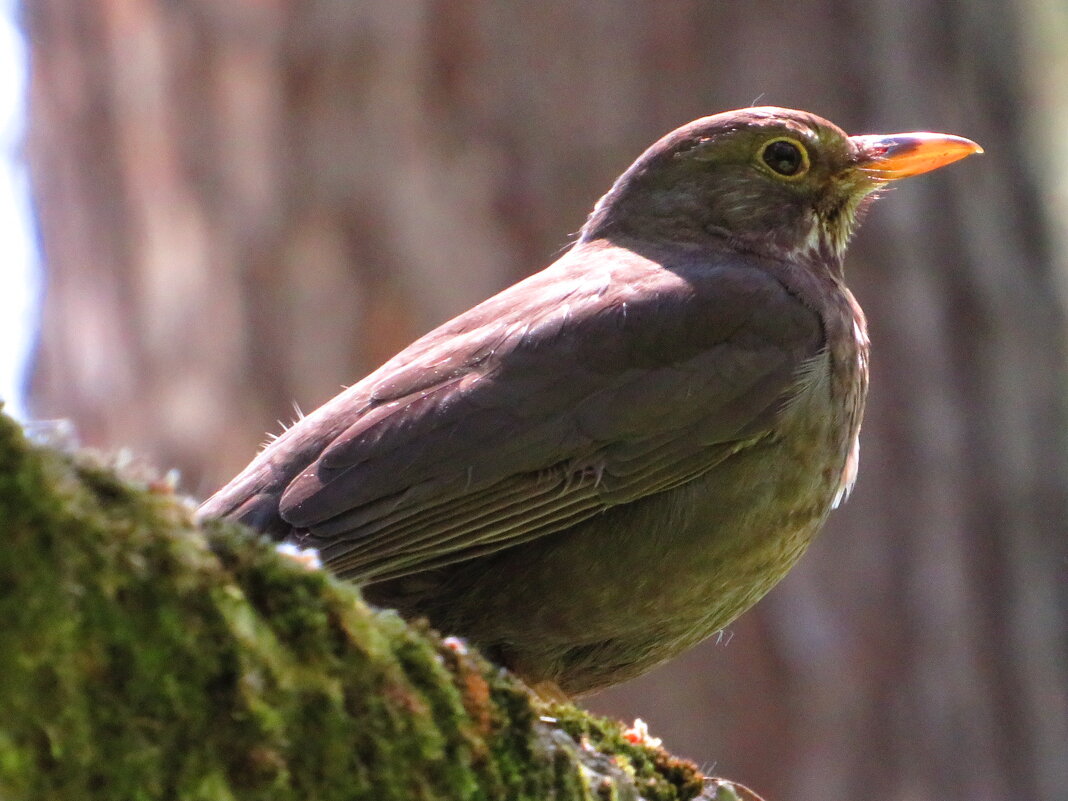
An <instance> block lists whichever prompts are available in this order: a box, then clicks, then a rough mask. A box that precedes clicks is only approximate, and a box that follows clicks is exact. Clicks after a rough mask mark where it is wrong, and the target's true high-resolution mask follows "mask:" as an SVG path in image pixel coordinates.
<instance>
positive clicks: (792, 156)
mask: <svg viewBox="0 0 1068 801" xmlns="http://www.w3.org/2000/svg"><path fill="white" fill-rule="evenodd" d="M760 160H761V161H763V162H764V164H765V165H767V166H768V167H770V168H771V170H772V171H773V172H775V173H778V174H779V175H781V176H783V177H784V178H800V177H801V176H802V175H804V174H805V173H806V172H808V152H807V151H806V150H805V147H804V145H802V144H801V143H800V142H798V141H797V140H796V139H772V140H771V141H770V142H768V143H767V144H766V145H764V147H762V148H761V149H760Z"/></svg>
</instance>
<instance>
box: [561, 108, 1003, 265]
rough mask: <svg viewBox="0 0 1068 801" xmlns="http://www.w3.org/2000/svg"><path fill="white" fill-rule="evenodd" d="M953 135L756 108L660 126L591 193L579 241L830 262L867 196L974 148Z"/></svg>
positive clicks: (837, 254)
mask: <svg viewBox="0 0 1068 801" xmlns="http://www.w3.org/2000/svg"><path fill="white" fill-rule="evenodd" d="M981 152H982V148H980V147H979V145H977V144H976V143H975V142H972V141H970V140H968V139H963V138H961V137H959V136H950V135H947V134H933V133H905V134H893V135H889V136H849V135H847V134H846V133H845V132H844V131H843V130H842V129H841V128H839V127H838V126H836V125H834V124H832V123H830V122H828V121H827V120H824V119H821V118H820V117H817V116H815V115H814V114H809V113H807V112H804V111H793V110H790V109H783V108H774V107H760V108H747V109H740V110H738V111H728V112H724V113H723V114H716V115H714V116H712V117H703V118H701V119H699V120H694V121H693V122H691V123H689V124H688V125H684V126H683V127H681V128H679V129H677V130H675V131H672V132H671V133H669V134H667V135H666V136H664V137H663V138H662V139H660V140H659V141H658V142H656V143H655V144H654V145H652V146H651V147H650V148H649V149H648V150H646V151H645V153H643V154H642V155H641V157H640V158H639V159H638V160H637V161H636V162H634V164H633V165H631V167H630V168H629V169H628V170H627V171H626V172H625V173H624V174H623V175H622V176H620V178H619V179H618V180H617V181H616V183H615V185H614V186H613V187H612V189H611V190H610V191H609V192H608V194H607V195H605V196H604V197H603V198H601V200H600V201H599V202H598V203H597V206H596V207H595V208H594V210H593V213H592V214H591V215H590V219H589V221H588V222H587V223H586V225H585V227H584V228H583V230H582V236H581V240H580V241H589V240H592V239H597V238H608V239H612V238H616V237H626V238H634V239H644V240H651V241H655V242H664V241H669V242H677V243H680V244H683V243H684V244H697V245H701V244H704V243H707V242H709V241H713V242H715V241H719V242H724V241H725V242H727V243H729V244H730V246H731V247H733V248H736V249H739V250H744V251H748V252H754V253H758V254H760V255H764V256H770V257H772V258H791V259H796V258H799V257H803V256H805V255H812V256H816V257H819V258H821V259H824V260H826V259H833V260H834V261H835V262H836V263H838V262H840V260H841V256H842V253H843V252H844V250H845V246H846V244H847V243H848V241H849V238H850V236H851V235H852V233H853V230H854V228H855V227H856V225H857V222H858V220H859V215H860V212H861V210H862V208H863V206H864V205H865V199H868V198H871V197H872V196H873V193H874V192H875V191H876V190H878V189H880V188H882V187H883V186H885V185H886V184H887V183H888V182H889V181H893V180H897V179H898V178H905V177H907V176H910V175H919V174H920V173H924V172H927V171H929V170H933V169H937V168H938V167H941V166H944V165H946V164H950V163H951V162H954V161H957V160H958V159H962V158H964V157H965V156H968V155H971V154H972V153H981Z"/></svg>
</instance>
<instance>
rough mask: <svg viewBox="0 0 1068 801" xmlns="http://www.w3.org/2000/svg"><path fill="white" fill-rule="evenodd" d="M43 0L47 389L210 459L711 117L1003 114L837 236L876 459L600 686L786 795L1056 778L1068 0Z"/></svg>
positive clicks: (1061, 724)
mask: <svg viewBox="0 0 1068 801" xmlns="http://www.w3.org/2000/svg"><path fill="white" fill-rule="evenodd" d="M22 5H23V8H22V13H23V22H24V27H25V29H26V31H27V35H28V37H29V40H30V45H31V48H32V50H31V54H32V55H31V57H32V80H31V98H30V115H31V117H30V125H29V132H28V141H27V151H28V156H29V159H30V163H31V169H32V176H33V183H34V192H35V200H36V208H37V212H38V215H39V228H40V238H41V245H42V248H43V253H44V261H45V264H46V268H47V296H46V299H45V309H44V322H43V330H42V333H41V336H40V344H39V347H38V351H37V359H36V367H35V373H34V378H33V382H32V394H31V399H30V402H31V409H32V411H33V413H34V414H35V416H38V417H46V416H61V417H68V418H71V419H73V420H74V422H75V423H76V425H77V427H78V429H79V430H80V432H81V435H82V438H83V439H84V440H85V441H87V442H89V443H91V444H94V445H99V446H103V447H106V448H116V447H119V446H129V447H130V448H131V449H133V450H134V451H135V452H137V453H139V454H144V455H147V456H149V457H151V458H152V459H153V460H154V461H156V462H157V463H159V464H160V465H161V466H172V465H173V466H178V467H180V468H181V470H182V473H183V477H184V484H185V486H186V488H187V489H188V490H190V491H191V492H193V493H195V494H197V495H199V496H203V495H205V494H207V493H208V492H209V491H210V490H212V489H213V488H214V487H215V486H216V485H218V484H219V483H221V482H222V481H223V480H225V479H226V478H228V477H230V475H232V474H233V473H234V472H235V471H236V470H238V469H239V468H240V467H242V466H243V465H244V464H245V463H246V462H247V461H248V459H249V458H250V457H251V456H252V454H253V452H254V450H255V448H256V446H257V444H258V442H259V441H261V440H262V439H263V437H264V434H265V432H268V431H277V430H278V428H279V426H278V422H277V421H279V420H283V421H284V420H286V419H288V418H290V417H291V416H292V414H293V412H292V406H291V404H292V403H293V402H297V403H299V404H300V406H301V407H303V408H304V409H310V408H313V407H314V406H316V405H318V404H319V403H321V402H322V401H325V400H326V399H327V398H329V397H330V396H332V395H333V394H334V393H335V392H336V391H337V390H338V389H339V387H340V385H341V384H342V383H351V382H353V381H355V380H356V379H357V378H359V377H361V376H362V375H363V374H364V373H365V372H367V371H369V370H370V369H371V368H373V367H374V366H376V365H377V364H378V363H379V362H380V361H381V360H383V359H384V358H385V357H387V356H389V355H391V354H392V353H393V352H394V351H395V350H397V349H398V348H400V347H401V346H403V345H405V344H407V343H408V342H409V341H410V340H411V339H413V338H414V337H416V336H417V335H419V334H421V333H422V332H424V331H426V330H427V329H429V328H430V327H431V326H433V325H434V324H436V323H438V322H441V321H443V320H445V319H447V318H448V317H450V316H452V315H453V314H455V313H457V312H459V311H461V310H463V309H464V308H466V307H468V306H469V305H471V304H473V303H475V302H476V301H479V300H481V299H483V298H484V297H486V296H488V295H489V294H491V293H492V292H494V291H496V290H497V289H500V288H502V287H504V286H506V285H507V284H509V283H511V282H513V281H515V280H516V279H518V278H520V277H522V276H524V275H526V274H528V273H530V272H532V271H534V270H536V269H539V268H540V267H542V266H544V265H545V264H547V263H548V262H549V261H551V260H552V259H553V258H554V256H555V254H556V253H557V252H558V251H559V250H560V249H561V248H562V247H564V246H566V245H567V243H568V241H569V232H574V231H577V229H578V228H579V226H580V225H581V224H582V221H583V219H584V215H585V214H586V212H587V211H588V209H589V208H590V206H591V204H592V203H593V201H594V200H595V199H596V198H597V197H598V195H599V194H600V193H602V192H604V191H605V190H606V189H607V188H608V186H609V184H610V182H611V180H612V179H613V178H614V177H615V176H616V175H617V174H618V173H619V172H621V171H622V170H623V169H624V168H625V167H626V166H627V165H628V164H629V163H630V161H631V160H632V159H633V158H634V157H635V156H636V155H637V154H638V153H639V152H640V151H641V150H642V149H643V148H644V147H645V146H646V145H647V144H649V143H650V142H652V141H653V140H654V139H655V138H657V137H658V136H659V135H660V134H662V133H664V132H666V131H667V130H670V129H671V128H673V127H675V126H677V125H679V124H681V123H683V122H686V121H687V120H689V119H691V118H694V117H698V116H702V115H704V114H708V113H713V112H716V111H721V110H725V109H728V108H735V107H739V106H745V105H750V104H752V103H760V104H773V105H784V106H793V107H801V108H805V109H808V110H811V111H814V112H816V113H819V114H821V115H823V116H826V117H828V118H830V119H832V120H834V121H835V122H837V123H839V124H840V125H842V126H843V127H845V128H846V129H847V130H849V131H851V132H854V133H862V132H880V133H891V132H896V131H901V130H914V129H921V130H923V129H926V130H937V131H945V132H951V133H958V134H962V135H965V136H968V137H971V138H973V139H976V140H977V141H979V142H980V143H982V144H983V145H984V146H985V147H986V149H987V154H986V155H985V156H983V157H981V158H980V159H974V160H971V161H969V162H967V163H966V164H964V165H962V166H960V167H955V168H951V169H949V170H946V171H944V172H939V173H937V174H935V175H932V176H929V177H926V178H923V179H920V180H916V181H913V182H909V183H908V185H906V186H903V187H901V188H900V189H898V190H897V191H895V192H894V193H893V196H892V197H891V198H890V199H888V200H886V201H884V202H882V203H881V204H878V205H877V206H876V207H875V209H874V210H873V213H872V214H871V215H870V217H869V219H868V221H867V223H866V225H865V226H864V228H863V229H862V231H861V233H860V235H859V237H858V239H857V241H856V242H855V243H854V246H853V248H852V251H851V257H850V259H849V279H850V282H851V285H852V287H853V289H854V292H855V293H856V294H857V296H858V298H859V299H860V301H861V303H862V304H863V305H864V307H865V309H866V310H867V312H868V316H869V319H870V321H871V329H872V341H873V355H874V358H873V379H872V399H871V402H870V407H869V413H868V418H867V421H866V424H865V429H864V437H863V443H864V444H863V449H862V450H863V458H862V460H861V472H860V481H859V483H858V485H857V489H856V492H855V493H854V496H853V498H852V499H851V500H850V502H849V503H848V504H847V505H846V507H845V508H844V509H843V510H840V511H839V512H837V513H836V514H835V515H834V516H833V519H832V522H831V524H830V525H829V526H828V529H827V530H826V531H825V532H824V534H823V535H822V537H821V538H820V539H819V540H818V541H817V543H816V544H815V545H814V546H813V548H812V549H811V551H810V553H809V555H808V556H807V557H806V558H805V559H804V560H803V562H802V564H801V566H800V567H799V568H798V569H797V570H796V571H795V572H794V573H793V574H792V575H791V576H790V577H789V578H788V579H787V580H786V581H785V582H784V583H783V585H782V586H780V587H779V588H778V589H777V590H775V591H774V592H773V593H772V594H771V595H770V596H769V597H768V598H767V599H766V600H765V601H764V602H762V603H761V604H760V605H759V606H758V608H757V609H756V610H754V611H753V612H751V613H750V614H749V615H747V616H745V617H744V618H743V619H742V620H741V621H739V622H738V623H737V624H736V625H734V626H733V627H732V630H731V632H730V634H729V635H728V636H725V637H723V638H722V641H721V642H720V643H715V642H710V643H706V644H705V646H703V647H701V648H699V649H697V650H696V651H694V652H692V653H691V654H689V655H687V656H686V657H684V658H682V659H680V660H678V661H676V662H675V663H673V664H671V665H669V666H667V667H665V668H662V669H660V670H658V671H656V672H654V673H653V674H650V675H649V676H647V677H645V678H643V679H640V680H638V681H636V682H633V683H631V684H630V685H627V686H624V687H621V688H618V689H616V690H613V691H610V692H608V693H605V694H604V695H602V696H601V697H599V698H595V699H593V700H592V701H591V703H590V705H591V706H592V707H593V708H595V709H598V710H601V711H604V712H609V713H613V714H617V715H620V716H624V717H634V716H636V715H640V716H641V717H643V718H646V719H647V720H649V721H650V723H651V728H652V730H653V733H654V734H657V735H659V736H662V737H664V738H665V741H666V744H667V745H668V746H669V747H671V748H672V749H673V750H674V751H676V752H677V753H681V754H686V755H689V756H692V757H693V758H695V759H696V760H697V761H698V762H699V763H702V764H703V765H705V766H706V767H708V768H712V767H713V766H714V767H715V770H716V772H717V773H719V774H722V775H727V776H730V777H732V778H734V779H737V780H740V781H744V782H745V783H747V784H750V785H751V786H753V787H755V788H757V789H759V790H760V791H761V792H763V793H765V794H766V795H767V796H768V797H769V798H770V799H796V800H798V801H805V800H806V799H826V798H841V799H848V798H879V799H888V800H895V799H901V800H902V801H904V800H905V799H920V798H938V799H940V801H951V800H954V799H960V801H964V799H967V801H985V800H986V799H990V800H991V801H994V799H997V801H1002V799H1005V798H1010V797H1012V798H1030V799H1050V800H1051V801H1052V800H1053V799H1057V798H1061V799H1063V798H1065V797H1066V796H1065V794H1066V793H1068V789H1066V788H1068V559H1066V553H1068V538H1066V520H1068V483H1066V475H1068V469H1066V466H1068V405H1066V401H1065V397H1066V395H1065V393H1066V390H1068V345H1066V328H1065V322H1066V317H1068V315H1066V294H1065V291H1064V290H1065V285H1066V283H1068V282H1066V280H1065V257H1064V252H1063V250H1062V249H1061V247H1059V246H1061V245H1064V244H1066V243H1068V236H1066V234H1065V231H1064V228H1063V226H1064V225H1065V222H1064V220H1065V217H1064V216H1060V215H1059V214H1057V213H1053V211H1052V210H1053V209H1056V208H1057V206H1056V205H1055V204H1056V202H1057V199H1058V198H1060V199H1061V200H1062V201H1063V200H1064V197H1065V196H1064V195H1063V194H1061V195H1058V191H1060V192H1062V193H1063V191H1064V190H1063V188H1062V189H1061V190H1058V189H1057V188H1056V186H1055V185H1054V184H1052V183H1050V184H1048V185H1047V183H1046V182H1047V181H1051V180H1061V181H1064V180H1065V178H1064V160H1063V157H1062V154H1061V151H1063V132H1064V127H1063V122H1064V120H1065V118H1066V115H1065V107H1064V106H1063V105H1062V106H1060V107H1059V109H1058V108H1057V107H1055V106H1053V105H1050V102H1049V101H1050V100H1051V98H1052V99H1056V98H1057V97H1059V95H1058V94H1057V92H1056V91H1055V90H1056V87H1057V86H1060V87H1062V88H1061V91H1063V85H1064V84H1063V82H1062V83H1057V81H1056V80H1055V79H1056V76H1057V75H1058V74H1060V75H1061V77H1062V78H1064V77H1068V76H1065V74H1064V72H1065V70H1064V69H1063V68H1064V63H1065V62H1064V59H1063V58H1062V59H1061V61H1060V62H1056V63H1055V55H1054V54H1056V53H1057V52H1062V51H1063V49H1064V48H1068V44H1066V43H1065V42H1064V41H1060V42H1057V41H1056V40H1055V36H1054V34H1055V33H1056V31H1057V30H1058V26H1060V27H1059V30H1060V31H1061V33H1062V34H1063V33H1064V32H1065V29H1066V28H1068V19H1066V18H1068V10H1065V9H1063V8H1061V7H1059V6H1058V5H1057V4H1056V3H1054V2H1051V0H1030V1H1029V2H1027V3H1022V4H1004V3H998V2H994V0H976V2H974V3H954V4H944V3H938V2H935V0H922V1H921V2H917V3H913V4H911V5H909V6H908V9H907V10H905V9H904V7H903V6H902V5H901V4H900V3H899V2H892V0H873V2H870V3H863V4H857V3H850V2H845V0H817V1H816V2H811V3H789V2H785V0H782V1H781V2H769V3H762V4H749V3H725V2H713V0H677V1H674V2H670V3H665V2H658V1H657V0H624V1H621V2H615V3H606V2H589V3H571V2H565V0H543V2H538V3H510V2H505V1H504V0H486V1H485V2H475V1H474V0H418V1H417V2H416V1H415V0H413V2H407V3H397V2H393V0H363V2H358V3H350V2H342V0H309V2H304V3H294V2H285V0H176V1H175V0H172V1H171V2H163V0H121V2H120V1H118V0H94V1H87V0H79V2H70V1H69V0H67V1H64V0H24V2H23V4H22ZM1036 48H1038V49H1037V50H1036ZM1058 48H1060V50H1058ZM1047 57H1048V58H1049V59H1052V61H1047V60H1046V58H1047ZM1058 64H1059V67H1057V65H1058ZM1054 67H1057V68H1058V69H1060V73H1058V72H1056V71H1055V70H1054ZM1062 102H1063V99H1062ZM1058 115H1059V116H1058ZM1058 122H1059V123H1061V124H1060V125H1059V126H1058V124H1057V123H1058ZM1047 134H1048V135H1049V136H1050V138H1049V139H1047V138H1046V135H1047ZM1054 134H1055V137H1054ZM1062 187H1063V184H1062ZM1062 211H1063V207H1062ZM1056 226H1061V228H1057V227H1056ZM620 580H621V581H626V580H627V577H626V576H621V577H620ZM724 643H726V647H725V646H724Z"/></svg>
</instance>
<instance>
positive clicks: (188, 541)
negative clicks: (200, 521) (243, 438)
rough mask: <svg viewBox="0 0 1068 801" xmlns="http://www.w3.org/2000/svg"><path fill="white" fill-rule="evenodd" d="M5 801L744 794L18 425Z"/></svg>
mask: <svg viewBox="0 0 1068 801" xmlns="http://www.w3.org/2000/svg"><path fill="white" fill-rule="evenodd" d="M0 621H3V623H2V625H0V799H5V800H6V799H26V800H27V801H28V800H29V799H49V801H67V800H68V799H69V801H87V800H88V799H107V801H115V800H116V799H183V801H197V800H198V799H202V800H203V801H223V800H224V799H234V800H235V801H236V800H237V799H271V800H272V801H284V799H294V800H295V801H296V800H297V799H300V800H301V801H303V799H311V798H314V799H316V800H317V801H330V799H353V800H355V799H367V801H391V800H395V801H417V800H418V799H425V800H426V801H431V799H433V800H434V801H453V800H454V799H455V800H456V801H461V800H462V799H530V800H531V801H550V800H551V801H571V799H604V800H605V801H608V799H620V801H622V799H634V800H635V801H637V799H657V800H658V801H670V800H672V799H677V800H679V801H683V800H685V799H696V798H705V799H713V798H714V799H730V798H735V797H742V798H745V797H749V796H748V795H746V792H745V791H744V789H742V788H737V787H735V786H734V785H731V784H730V783H726V782H721V781H712V780H709V781H705V780H702V778H701V776H700V775H699V774H698V773H697V771H696V769H695V768H694V767H693V766H692V765H690V764H689V763H686V762H682V761H678V760H676V759H674V758H672V757H671V756H669V755H668V754H667V753H666V752H665V751H663V750H662V749H659V748H657V747H652V746H649V745H648V744H645V743H641V742H637V743H635V742H631V740H632V739H633V738H631V739H630V740H629V739H628V738H627V737H626V736H625V733H624V732H623V731H622V730H621V727H620V726H619V725H618V724H612V723H609V722H607V721H603V720H597V719H595V718H591V717H588V716H587V715H585V714H584V713H581V712H579V711H578V710H576V709H575V708H573V707H569V706H559V705H557V706H553V707H552V708H549V707H546V706H544V705H543V704H542V703H541V702H538V701H535V700H532V698H531V697H530V696H529V694H528V693H527V691H526V690H525V689H524V688H523V687H522V685H521V684H520V683H518V682H517V681H516V680H515V679H513V678H512V677H510V676H509V675H507V674H506V673H504V672H503V671H501V670H499V669H497V668H494V667H493V666H492V665H490V664H488V663H486V662H485V661H484V660H482V659H481V658H480V657H478V656H477V654H474V653H469V652H468V651H467V650H466V649H465V648H464V646H463V645H462V644H460V643H451V644H446V643H443V642H442V641H441V640H440V639H439V638H438V637H437V636H436V635H435V634H434V633H433V632H430V631H425V630H421V629H420V628H418V627H414V628H413V627H411V626H409V625H408V624H406V623H405V622H404V621H402V620H401V619H400V618H399V617H398V616H397V615H395V614H393V613H390V612H380V611H375V610H372V609H371V608H369V607H368V606H367V605H365V604H364V603H363V602H362V601H361V600H360V598H359V594H358V592H357V591H356V590H355V589H354V588H353V587H352V586H350V585H346V584H341V583H339V582H337V581H335V580H333V579H332V578H331V577H330V576H329V575H327V574H326V573H324V572H323V571H322V570H319V569H317V568H315V567H314V566H309V565H308V564H306V563H305V562H302V561H299V560H296V559H293V558H291V557H288V556H284V555H280V554H279V553H277V552H276V551H275V550H274V549H273V548H272V546H271V545H270V544H269V543H267V542H266V541H263V540H261V539H259V538H256V537H254V536H252V535H251V534H250V533H248V532H247V531H244V530H241V529H239V528H237V527H234V526H228V525H223V524H215V525H213V526H211V527H209V528H208V529H206V530H201V529H198V528H196V527H195V526H194V525H193V524H192V523H191V515H190V507H189V505H188V504H187V503H185V502H184V501H183V500H182V499H181V498H179V497H177V496H175V495H174V494H173V492H172V491H171V490H170V488H169V487H168V486H167V485H166V484H165V483H162V482H154V481H151V480H148V481H146V480H140V481H136V480H134V481H131V480H130V479H126V478H121V477H119V476H117V475H116V474H115V473H114V472H113V471H112V470H110V469H108V468H106V467H104V466H102V465H100V464H98V463H94V462H92V461H90V460H89V459H88V458H86V457H76V456H73V455H69V454H62V453H59V452H56V451H53V450H51V449H48V448H43V447H40V446H34V445H31V444H30V443H28V442H27V441H26V440H25V439H24V438H23V435H22V433H21V431H20V429H19V428H18V426H17V425H15V424H14V423H13V422H12V421H11V420H10V419H9V418H7V417H4V416H2V415H0Z"/></svg>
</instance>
